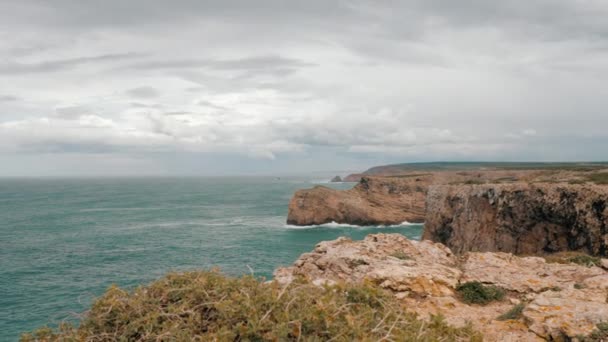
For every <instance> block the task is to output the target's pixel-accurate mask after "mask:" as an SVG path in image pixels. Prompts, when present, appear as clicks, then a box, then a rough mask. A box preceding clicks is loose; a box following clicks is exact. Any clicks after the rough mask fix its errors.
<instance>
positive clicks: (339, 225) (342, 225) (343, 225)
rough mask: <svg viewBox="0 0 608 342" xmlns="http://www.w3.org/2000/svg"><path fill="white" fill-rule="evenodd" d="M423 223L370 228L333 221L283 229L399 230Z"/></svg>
mask: <svg viewBox="0 0 608 342" xmlns="http://www.w3.org/2000/svg"><path fill="white" fill-rule="evenodd" d="M421 225H424V223H412V222H408V221H403V222H402V223H399V224H391V225H377V226H374V225H371V226H360V225H356V224H349V223H337V222H335V221H332V222H329V223H323V224H312V225H305V226H296V225H293V224H285V225H284V226H283V227H284V228H287V229H312V228H399V227H411V226H421Z"/></svg>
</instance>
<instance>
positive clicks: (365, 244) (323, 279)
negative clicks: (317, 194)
mask: <svg viewBox="0 0 608 342" xmlns="http://www.w3.org/2000/svg"><path fill="white" fill-rule="evenodd" d="M601 265H603V266H602V267H604V268H601V267H597V266H592V267H586V266H580V265H575V264H552V263H547V262H546V261H545V260H544V259H543V258H539V257H524V258H520V257H516V256H513V255H512V254H507V253H473V252H469V253H465V254H464V255H461V256H456V255H455V254H453V253H452V251H450V249H448V248H446V247H445V246H444V245H442V244H439V243H433V242H431V241H410V240H408V239H406V238H405V237H403V236H402V235H399V234H375V235H369V236H367V237H366V238H365V239H364V240H363V241H351V240H349V239H347V238H339V239H337V240H335V241H326V242H321V243H320V244H318V245H317V247H316V248H315V249H314V251H312V252H311V253H305V254H303V255H302V256H300V258H299V259H298V260H297V261H296V262H295V263H294V264H293V266H290V267H285V268H281V269H278V270H277V271H276V272H275V279H276V280H277V281H279V282H282V283H289V282H291V281H293V280H294V279H295V278H296V277H305V278H308V279H309V280H311V281H312V282H313V283H315V284H319V285H320V284H324V283H334V282H355V283H357V282H364V281H371V282H373V283H375V284H378V285H379V286H380V287H383V288H385V289H388V290H390V291H392V292H393V293H394V294H395V297H396V298H397V299H398V300H400V301H402V302H403V303H404V304H405V305H406V306H407V307H409V308H412V310H413V311H415V312H417V313H418V314H419V315H420V316H422V317H428V315H429V314H442V315H443V316H444V317H446V319H447V321H448V323H450V324H453V325H457V326H458V325H464V324H465V323H466V322H467V321H469V322H471V323H472V324H473V325H474V328H475V329H477V330H479V331H481V332H482V333H483V334H484V340H486V341H537V340H538V341H543V340H551V341H570V340H573V339H575V338H578V337H580V336H586V335H589V334H590V333H592V331H594V329H596V326H597V325H598V324H600V323H602V322H604V321H606V318H607V317H608V303H607V301H606V300H607V294H608V270H606V268H608V260H606V259H603V260H602V261H601ZM467 282H479V283H483V284H488V285H493V286H496V287H498V288H501V289H502V290H504V291H505V293H506V298H504V299H503V300H499V301H495V302H492V303H490V304H488V305H478V304H467V303H465V302H464V301H463V300H461V297H459V295H458V291H457V288H458V285H459V284H463V283H467ZM515 304H519V306H518V307H519V309H518V310H519V311H517V314H513V315H511V316H509V317H506V318H501V319H499V317H500V316H501V315H503V314H505V313H506V312H509V311H510V310H512V309H514V305H515ZM516 308H517V307H516Z"/></svg>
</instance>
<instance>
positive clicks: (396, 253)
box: [391, 251, 412, 260]
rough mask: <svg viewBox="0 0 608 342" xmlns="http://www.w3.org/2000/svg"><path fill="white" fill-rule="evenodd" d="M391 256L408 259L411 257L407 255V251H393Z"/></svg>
mask: <svg viewBox="0 0 608 342" xmlns="http://www.w3.org/2000/svg"><path fill="white" fill-rule="evenodd" d="M391 256H392V257H394V258H397V259H400V260H408V259H411V258H412V257H411V256H409V255H407V253H405V252H404V251H396V252H394V253H392V254H391Z"/></svg>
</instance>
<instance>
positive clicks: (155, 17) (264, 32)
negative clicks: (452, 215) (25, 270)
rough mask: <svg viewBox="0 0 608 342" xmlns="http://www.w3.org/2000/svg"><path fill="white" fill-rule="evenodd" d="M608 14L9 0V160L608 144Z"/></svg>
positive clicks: (379, 154)
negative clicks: (52, 157)
mask: <svg viewBox="0 0 608 342" xmlns="http://www.w3.org/2000/svg"><path fill="white" fill-rule="evenodd" d="M607 15H608V4H607V3H606V2H605V1H600V0H597V1H596V0H590V1H587V0H585V1H583V0H580V1H579V0H530V1H506V2H500V3H489V2H487V1H482V0H469V1H464V2H462V1H461V2H458V3H457V4H453V3H450V2H447V1H440V0H408V1H388V2H382V3H373V4H372V3H369V2H365V1H320V0H319V1H317V0H312V1H306V2H298V3H291V4H289V6H286V5H285V4H284V3H283V2H280V1H262V2H255V3H253V2H250V1H236V0H235V1H223V2H220V1H207V0H203V1H190V0H180V1H175V2H172V3H171V4H169V3H167V2H166V1H160V0H146V1H144V0H132V1H128V2H124V1H118V0H108V1H105V2H104V3H103V4H101V3H93V2H82V1H80V2H79V1H72V0H57V1H54V2H52V3H50V2H43V1H39V0H22V1H18V2H15V1H13V2H5V3H3V4H1V5H0V22H2V23H3V29H2V32H1V33H0V75H2V76H4V78H5V79H7V82H2V83H0V94H6V95H3V96H0V149H1V150H0V160H1V158H2V156H3V155H4V156H8V155H11V156H13V157H11V158H14V156H15V155H17V156H19V155H21V154H23V155H28V156H30V155H32V156H33V155H38V156H40V160H41V161H42V160H46V161H48V159H45V158H43V157H42V156H46V155H50V154H52V155H55V156H57V160H58V163H59V164H61V163H64V164H61V165H58V166H57V168H58V170H62V169H63V170H68V168H69V167H70V166H73V165H74V162H73V159H71V157H69V158H68V157H65V156H63V155H70V156H85V155H87V154H91V155H95V156H98V157H99V158H101V157H100V156H104V157H106V158H108V160H113V161H117V160H120V162H108V168H112V167H117V168H120V169H121V170H124V169H123V166H124V165H133V166H134V167H144V166H142V165H145V167H150V165H155V167H156V168H158V169H159V170H160V169H162V170H172V171H171V172H177V171H176V170H178V169H179V167H177V166H174V165H173V164H172V163H173V162H174V161H175V160H177V159H180V158H183V159H180V160H182V161H183V160H190V159H192V160H207V161H209V162H208V163H207V164H206V165H202V164H200V165H199V164H197V163H196V162H187V163H186V162H184V163H183V164H180V165H187V166H184V167H198V168H199V169H197V170H192V172H193V173H195V174H198V172H202V170H203V169H205V170H206V169H209V170H211V169H213V170H215V172H218V173H222V172H223V171H222V170H224V171H226V172H228V171H231V170H234V169H235V165H242V168H243V170H244V171H243V172H246V170H258V171H259V170H266V172H269V173H270V172H274V169H273V168H274V167H278V166H279V165H283V168H284V170H288V169H289V167H290V165H298V166H297V167H295V166H294V168H297V169H298V171H302V172H305V171H306V170H313V169H315V170H318V169H320V168H341V167H342V165H349V166H351V167H354V166H356V167H357V168H362V169H363V168H366V167H368V166H372V165H373V164H372V163H374V164H375V163H385V162H386V163H388V162H406V161H424V160H426V161H428V160H439V159H440V160H453V159H458V160H467V159H469V160H482V159H485V160H517V159H521V160H534V159H536V160H548V159H555V160H568V159H572V160H573V159H580V158H585V159H590V160H600V159H605V158H606V157H605V151H606V149H607V148H608V146H607V143H608V133H607V131H606V130H605V127H606V126H607V125H608V116H607V115H606V114H605V108H607V107H608V100H607V99H608V90H607V89H606V87H605V80H606V79H607V78H608V21H606V20H605V18H606V16H607ZM25 99H26V100H25ZM61 156H63V157H61ZM110 156H111V157H110ZM178 156H179V157H178ZM83 158H84V157H83ZM91 158H92V159H94V160H95V161H96V163H98V164H96V165H99V163H101V160H102V159H96V158H93V157H91ZM91 158H84V159H86V160H92V159H91ZM129 158H133V163H128V162H126V160H129ZM135 159H137V160H135ZM11 160H23V162H24V163H27V165H30V166H31V165H33V164H32V163H35V160H36V159H35V158H31V159H29V158H26V157H24V158H22V159H19V158H17V159H11ZM142 160H144V161H146V162H141V161H142ZM220 161H223V162H220ZM224 162H225V164H222V163H224ZM370 164H371V165H370ZM117 165H119V166H117ZM120 165H122V166H120ZM195 165H196V166H195ZM40 169H41V170H42V169H43V168H40ZM144 171H146V172H147V171H149V170H142V172H144ZM0 172H2V170H0Z"/></svg>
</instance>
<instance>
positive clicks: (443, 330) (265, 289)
mask: <svg viewBox="0 0 608 342" xmlns="http://www.w3.org/2000/svg"><path fill="white" fill-rule="evenodd" d="M329 339H333V340H336V341H353V340H357V341H377V340H381V339H384V340H395V341H437V340H442V341H462V340H466V341H469V340H470V341H479V340H481V337H480V336H479V335H478V334H476V333H475V332H473V331H472V329H471V328H470V326H469V327H465V328H454V327H451V326H449V325H447V324H446V323H445V322H443V320H442V319H441V318H440V317H433V318H432V319H431V321H430V322H425V321H422V320H419V319H418V318H417V317H416V315H415V314H413V313H410V312H406V311H405V309H404V308H403V307H402V305H401V304H400V303H399V302H398V301H397V300H395V299H394V297H393V296H392V295H391V294H388V293H386V292H384V291H383V290H381V289H379V288H377V287H374V286H373V285H356V286H351V285H337V286H331V287H329V286H326V287H318V286H314V285H311V284H309V283H305V282H303V281H301V282H295V283H294V284H292V285H289V286H287V287H280V286H279V285H278V284H276V283H263V282H260V281H258V280H256V279H254V278H253V277H250V276H246V277H242V278H229V277H225V276H223V275H222V274H220V273H219V272H213V271H212V272H188V273H180V274H170V275H167V276H166V277H164V278H162V279H160V280H158V281H156V282H154V283H152V284H150V285H148V286H142V287H139V288H137V289H135V290H134V291H132V292H128V291H125V290H122V289H120V288H118V287H115V286H113V287H111V288H110V289H109V290H108V291H107V292H106V293H105V294H104V295H103V296H102V297H101V298H99V299H98V300H97V301H96V302H95V303H93V305H92V307H91V309H90V311H89V312H88V313H87V315H86V317H85V318H84V319H83V320H82V321H81V322H80V325H79V326H78V327H75V326H72V325H70V324H63V325H62V326H60V327H59V328H58V329H57V330H52V329H49V328H41V329H39V330H37V331H34V332H32V333H28V334H24V335H22V337H21V340H22V341H35V340H39V341H58V340H60V341H191V340H195V341H197V340H198V341H326V340H329Z"/></svg>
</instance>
